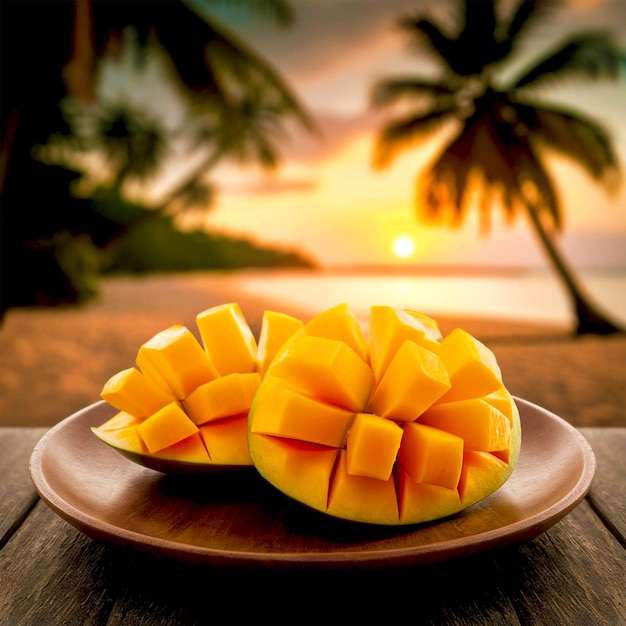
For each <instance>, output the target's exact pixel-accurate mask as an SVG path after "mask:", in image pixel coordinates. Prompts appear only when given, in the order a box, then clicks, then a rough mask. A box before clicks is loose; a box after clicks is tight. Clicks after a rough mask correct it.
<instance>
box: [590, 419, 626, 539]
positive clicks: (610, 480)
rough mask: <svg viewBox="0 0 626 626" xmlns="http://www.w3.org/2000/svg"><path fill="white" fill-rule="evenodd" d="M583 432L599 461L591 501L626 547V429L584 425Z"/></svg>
mask: <svg viewBox="0 0 626 626" xmlns="http://www.w3.org/2000/svg"><path fill="white" fill-rule="evenodd" d="M581 433H582V435H583V436H584V437H585V438H586V439H587V441H588V442H589V443H590V445H591V447H592V448H593V450H594V452H595V455H596V460H597V462H598V469H597V471H596V476H595V480H594V482H593V484H592V486H591V491H590V493H589V501H590V502H591V504H592V506H593V507H594V508H595V509H596V511H597V512H598V514H599V515H600V516H601V517H602V519H604V520H605V523H606V524H607V526H608V527H609V528H611V531H612V532H613V533H614V534H615V535H616V536H617V537H618V538H619V540H620V541H621V543H622V545H623V546H624V547H626V499H625V498H624V478H625V477H626V430H625V429H623V428H622V429H617V428H581Z"/></svg>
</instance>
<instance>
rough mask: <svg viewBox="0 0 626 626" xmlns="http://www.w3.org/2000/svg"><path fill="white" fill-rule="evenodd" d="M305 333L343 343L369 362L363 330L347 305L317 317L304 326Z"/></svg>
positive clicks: (329, 310) (335, 307)
mask: <svg viewBox="0 0 626 626" xmlns="http://www.w3.org/2000/svg"><path fill="white" fill-rule="evenodd" d="M304 332H305V333H306V334H307V335H311V336H312V337H326V338H327V339H335V340H337V341H343V342H344V343H345V344H346V345H348V346H349V347H350V348H352V349H353V350H354V351H355V352H356V353H357V354H358V355H359V356H360V357H361V358H362V359H363V360H364V361H365V362H366V363H368V362H369V350H368V347H367V341H366V339H365V335H364V333H363V329H362V328H361V326H360V324H359V322H358V320H357V318H356V315H355V314H354V313H353V312H352V309H350V307H349V306H348V305H347V304H345V303H343V304H338V305H336V306H334V307H331V308H330V309H328V310H326V311H324V312H322V313H320V314H319V315H316V316H315V317H314V318H313V319H311V320H309V321H308V322H307V323H306V324H305V325H304Z"/></svg>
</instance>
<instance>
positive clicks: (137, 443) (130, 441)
mask: <svg viewBox="0 0 626 626" xmlns="http://www.w3.org/2000/svg"><path fill="white" fill-rule="evenodd" d="M126 415H127V414H126ZM136 419H139V418H136ZM104 426H105V425H104V424H103V425H102V426H100V427H98V428H96V427H92V428H91V432H93V434H94V435H96V437H98V438H99V439H100V440H102V441H104V443H107V444H109V445H110V446H112V447H113V448H119V449H120V450H126V451H128V452H135V453H137V454H145V453H146V452H147V448H146V445H145V443H144V442H143V439H142V438H141V436H140V435H139V432H138V431H137V425H136V424H129V425H128V426H124V427H121V428H106V427H104Z"/></svg>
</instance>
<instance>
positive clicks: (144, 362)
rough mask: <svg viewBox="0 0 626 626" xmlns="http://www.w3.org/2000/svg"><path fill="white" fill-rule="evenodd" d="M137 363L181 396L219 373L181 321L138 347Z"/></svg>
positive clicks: (153, 378)
mask: <svg viewBox="0 0 626 626" xmlns="http://www.w3.org/2000/svg"><path fill="white" fill-rule="evenodd" d="M136 363H137V366H138V367H139V369H140V370H141V371H142V372H143V373H144V374H145V375H146V376H148V377H149V378H152V380H154V381H155V382H156V383H157V384H161V386H162V387H164V388H165V389H166V390H168V391H170V392H171V393H172V394H173V395H174V397H176V398H178V399H179V400H183V399H184V398H186V397H187V396H188V395H189V394H190V393H191V392H192V391H194V389H195V388H196V387H198V385H202V384H203V383H206V382H208V381H210V380H213V379H214V378H216V377H217V376H218V374H217V371H216V370H215V368H214V367H213V365H212V364H211V362H210V361H209V359H208V357H207V355H206V353H205V351H204V350H203V349H202V346H201V345H200V344H199V343H198V340H197V339H196V337H195V336H194V334H193V333H192V332H191V331H190V330H189V329H188V328H186V327H185V326H181V325H180V324H175V325H174V326H170V327H169V328H166V329H165V330H162V331H161V332H160V333H157V334H156V335H154V337H152V338H151V339H149V340H148V341H146V343H144V344H143V345H142V346H141V347H140V348H139V351H138V353H137V358H136Z"/></svg>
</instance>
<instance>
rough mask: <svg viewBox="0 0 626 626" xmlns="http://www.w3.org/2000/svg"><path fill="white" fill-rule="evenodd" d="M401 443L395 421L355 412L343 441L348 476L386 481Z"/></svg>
mask: <svg viewBox="0 0 626 626" xmlns="http://www.w3.org/2000/svg"><path fill="white" fill-rule="evenodd" d="M401 441H402V428H400V426H398V425H397V424H396V423H395V422H392V421H391V420H387V419H383V418H382V417H379V416H378V415H372V414H370V413H358V414H357V415H356V417H355V418H354V422H353V423H352V427H351V428H350V432H349V433H348V440H347V442H346V451H347V456H346V460H347V471H348V474H352V475H353V476H369V477H370V478H379V479H380V480H389V478H390V477H391V472H392V471H393V466H394V464H395V462H396V457H397V456H398V450H399V449H400V442H401Z"/></svg>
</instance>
